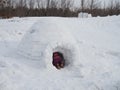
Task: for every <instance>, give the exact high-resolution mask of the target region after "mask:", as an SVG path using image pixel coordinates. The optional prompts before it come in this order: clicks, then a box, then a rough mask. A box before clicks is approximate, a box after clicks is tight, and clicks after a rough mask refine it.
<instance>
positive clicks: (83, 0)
mask: <svg viewBox="0 0 120 90" xmlns="http://www.w3.org/2000/svg"><path fill="white" fill-rule="evenodd" d="M84 9H85V0H81V11H82V12H83V11H84Z"/></svg>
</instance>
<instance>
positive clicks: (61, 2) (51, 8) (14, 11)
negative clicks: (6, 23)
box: [0, 0, 120, 18]
mask: <svg viewBox="0 0 120 90" xmlns="http://www.w3.org/2000/svg"><path fill="white" fill-rule="evenodd" d="M80 12H86V13H89V14H92V16H107V15H119V14H120V1H118V0H111V1H110V2H109V4H107V5H106V3H104V4H103V3H102V2H100V1H99V0H81V2H80V5H79V7H77V8H75V7H74V1H73V0H19V1H15V0H0V17H2V18H10V17H14V16H18V17H26V16H62V17H77V16H78V13H80Z"/></svg>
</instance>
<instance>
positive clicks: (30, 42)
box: [0, 16, 120, 90]
mask: <svg viewBox="0 0 120 90" xmlns="http://www.w3.org/2000/svg"><path fill="white" fill-rule="evenodd" d="M56 50H60V51H61V52H62V53H64V55H66V56H65V58H66V60H67V62H68V66H66V67H65V68H64V69H61V70H57V69H56V68H55V67H52V63H51V62H52V52H53V51H56ZM41 52H43V53H42V54H41ZM36 55H37V56H36ZM73 63H74V64H73ZM47 66H48V67H47ZM119 69H120V16H112V17H97V18H83V19H81V18H60V17H27V18H17V17H15V18H12V19H0V90H120V70H119Z"/></svg>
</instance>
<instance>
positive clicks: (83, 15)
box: [78, 12, 92, 18]
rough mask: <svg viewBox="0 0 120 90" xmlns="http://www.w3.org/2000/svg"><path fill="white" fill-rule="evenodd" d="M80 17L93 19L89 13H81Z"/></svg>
mask: <svg viewBox="0 0 120 90" xmlns="http://www.w3.org/2000/svg"><path fill="white" fill-rule="evenodd" d="M78 17H79V18H90V17H92V15H91V14H88V13H83V12H80V13H78Z"/></svg>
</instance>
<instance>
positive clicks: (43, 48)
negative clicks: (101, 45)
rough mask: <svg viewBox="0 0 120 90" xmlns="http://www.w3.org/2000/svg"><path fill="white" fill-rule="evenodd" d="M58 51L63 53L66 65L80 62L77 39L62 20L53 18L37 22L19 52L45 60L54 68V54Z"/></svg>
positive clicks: (33, 58) (34, 58)
mask: <svg viewBox="0 0 120 90" xmlns="http://www.w3.org/2000/svg"><path fill="white" fill-rule="evenodd" d="M57 20H58V19H57ZM56 51H57V52H61V53H62V54H63V56H64V58H65V62H66V66H70V65H75V64H78V61H79V47H78V45H77V43H76V40H75V39H74V37H73V36H72V34H71V33H70V32H69V28H68V27H66V26H65V25H64V24H63V22H62V21H57V23H56V22H55V20H54V19H53V18H49V19H47V20H45V21H38V22H36V23H35V24H34V25H33V26H32V27H31V29H30V30H29V31H28V32H27V33H26V35H25V36H24V37H23V39H22V41H21V43H20V45H19V48H18V52H19V54H21V55H23V56H25V57H27V58H29V59H32V60H40V61H45V64H46V66H47V67H51V68H54V67H53V65H52V55H53V52H56ZM76 60H77V61H76Z"/></svg>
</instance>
